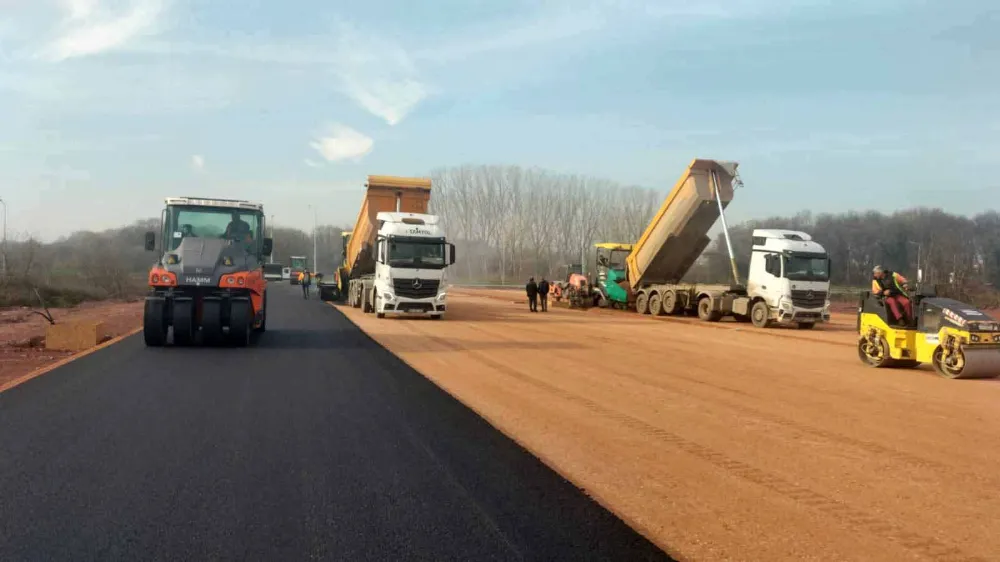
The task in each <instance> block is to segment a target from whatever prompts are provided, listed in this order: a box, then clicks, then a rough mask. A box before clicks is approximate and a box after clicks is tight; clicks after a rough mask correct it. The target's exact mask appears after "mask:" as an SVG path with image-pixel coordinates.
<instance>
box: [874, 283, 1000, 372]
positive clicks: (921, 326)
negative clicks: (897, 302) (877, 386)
mask: <svg viewBox="0 0 1000 562" xmlns="http://www.w3.org/2000/svg"><path fill="white" fill-rule="evenodd" d="M912 309H913V318H911V319H909V322H907V323H906V325H905V326H900V325H897V323H895V322H890V321H889V319H890V318H891V313H889V311H888V310H887V308H886V305H885V302H884V299H883V298H882V297H881V296H879V295H873V294H872V293H871V292H869V291H865V292H864V293H862V294H861V297H860V301H859V303H858V320H857V329H858V357H859V358H860V359H861V361H862V362H864V363H865V364H866V365H870V366H872V367H899V368H912V367H916V366H917V365H919V364H921V363H930V364H932V365H933V366H934V369H935V370H936V371H937V372H938V374H940V375H941V376H943V377H946V378H951V379H982V378H995V377H997V376H1000V322H998V321H997V320H996V319H994V318H992V317H990V316H989V315H988V314H986V313H984V312H982V311H981V310H978V309H976V308H975V307H973V306H970V305H968V304H965V303H961V302H958V301H956V300H953V299H949V298H940V297H937V296H936V295H934V293H933V292H932V291H924V292H922V293H918V294H917V295H915V296H914V297H913V306H912Z"/></svg>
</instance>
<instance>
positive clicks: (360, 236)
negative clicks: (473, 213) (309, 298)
mask: <svg viewBox="0 0 1000 562" xmlns="http://www.w3.org/2000/svg"><path fill="white" fill-rule="evenodd" d="M365 187H366V190H365V198H364V200H363V201H362V203H361V210H360V212H359V213H358V218H357V220H356V221H355V224H354V228H353V229H351V231H350V234H349V235H348V236H346V237H345V244H344V262H343V264H342V266H341V267H340V268H338V270H337V272H336V283H337V286H338V288H339V293H340V296H341V298H346V300H347V303H348V304H349V305H351V306H353V307H355V308H361V309H362V310H363V311H364V312H374V313H375V314H376V316H377V317H379V318H383V317H385V315H386V314H393V315H397V314H410V315H420V316H430V317H431V318H434V319H440V318H441V317H442V316H443V315H444V313H445V311H446V310H447V292H446V281H447V268H448V266H449V265H451V264H453V263H455V245H454V244H449V243H448V242H447V240H446V238H445V234H444V230H443V229H442V228H441V226H440V224H439V221H438V217H437V216H436V215H431V214H427V209H428V205H429V203H430V198H431V180H429V179H426V178H404V177H396V176H368V182H367V184H366V186H365Z"/></svg>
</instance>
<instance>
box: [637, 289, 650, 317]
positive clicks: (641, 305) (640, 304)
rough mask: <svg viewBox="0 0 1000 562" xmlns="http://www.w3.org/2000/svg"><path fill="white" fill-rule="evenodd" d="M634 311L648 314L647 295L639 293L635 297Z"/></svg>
mask: <svg viewBox="0 0 1000 562" xmlns="http://www.w3.org/2000/svg"><path fill="white" fill-rule="evenodd" d="M635 311H636V312H638V313H639V314H649V295H647V294H646V293H639V296H638V297H636V298H635Z"/></svg>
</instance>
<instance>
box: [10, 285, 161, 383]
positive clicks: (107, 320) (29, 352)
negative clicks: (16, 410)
mask: <svg viewBox="0 0 1000 562" xmlns="http://www.w3.org/2000/svg"><path fill="white" fill-rule="evenodd" d="M142 306H143V303H142V302H141V301H140V302H91V303H84V304H81V305H79V306H76V307H74V308H50V309H49V312H51V313H52V317H53V318H55V321H56V323H63V322H74V321H98V322H104V331H105V334H104V339H105V340H109V339H112V338H114V337H117V336H120V335H122V334H125V333H128V332H130V331H132V330H134V329H136V328H138V327H139V326H141V325H142ZM46 326H48V320H45V319H44V318H42V317H41V316H39V315H37V314H34V313H32V312H31V309H28V308H16V309H8V310H0V387H2V386H3V385H4V383H6V382H8V381H11V380H13V379H16V378H18V377H21V376H23V375H26V374H28V373H30V372H32V371H34V370H35V369H39V368H41V367H45V366H47V365H51V364H52V363H55V362H56V361H59V360H61V359H65V358H66V357H69V356H71V355H73V353H71V352H63V351H49V350H46V349H45V328H46Z"/></svg>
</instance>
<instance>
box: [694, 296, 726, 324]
mask: <svg viewBox="0 0 1000 562" xmlns="http://www.w3.org/2000/svg"><path fill="white" fill-rule="evenodd" d="M698 318H701V319H702V320H703V321H705V322H718V321H719V320H722V313H721V312H719V311H718V310H712V299H711V298H709V297H701V298H700V299H698Z"/></svg>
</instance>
